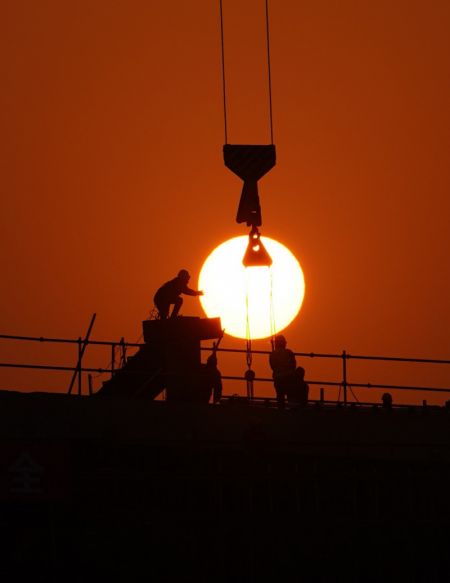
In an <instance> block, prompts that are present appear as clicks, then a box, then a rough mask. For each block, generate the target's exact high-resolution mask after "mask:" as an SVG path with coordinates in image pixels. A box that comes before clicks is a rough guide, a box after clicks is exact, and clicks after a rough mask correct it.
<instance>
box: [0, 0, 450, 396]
mask: <svg viewBox="0 0 450 583" xmlns="http://www.w3.org/2000/svg"><path fill="white" fill-rule="evenodd" d="M224 8H225V42H226V50H227V69H228V76H227V81H228V84H229V107H230V109H229V122H230V123H229V141H230V142H231V143H252V142H253V143H266V142H267V140H268V127H267V99H266V97H267V95H266V86H265V68H264V67H265V52H264V51H265V46H264V23H263V2H262V0H247V1H246V2H245V3H243V2H241V1H240V0H224ZM270 11H271V44H272V76H273V102H274V132H275V144H276V146H277V155H278V163H277V166H276V168H275V169H274V170H273V171H272V172H271V173H270V174H269V175H268V176H267V177H266V178H265V179H263V181H261V183H260V195H261V202H262V208H263V221H264V222H263V228H262V231H263V234H264V233H265V234H267V235H269V236H271V237H273V238H276V239H279V240H280V241H282V242H283V243H284V244H285V245H287V246H289V247H290V248H291V250H292V251H293V252H294V253H295V254H296V255H297V257H298V259H299V260H300V262H301V264H302V266H303V269H304V272H305V279H306V298H305V302H304V305H303V309H302V312H301V315H300V316H299V318H298V319H297V320H296V321H295V323H294V324H292V325H291V326H290V327H289V329H288V330H287V331H286V335H287V337H288V341H289V344H290V346H291V347H292V348H294V349H295V350H298V351H303V350H306V351H315V352H327V351H329V352H340V351H341V350H342V349H344V348H345V349H346V350H348V351H349V352H351V353H352V352H353V353H355V354H357V353H359V354H385V355H399V356H417V357H436V358H449V357H450V354H449V352H450V351H449V335H448V334H449V330H450V314H449V310H448V298H449V297H450V267H449V261H448V258H447V254H448V249H449V247H450V233H449V216H450V208H449V207H450V202H449V192H450V164H449V156H450V109H449V103H450V35H449V33H448V31H449V30H450V3H449V2H448V1H447V0H442V1H438V0H430V1H429V2H426V3H425V2H423V1H421V2H419V1H414V0H396V1H395V2H392V1H387V0H377V1H372V0H370V1H367V2H360V1H359V0H353V1H351V0H342V1H340V2H336V1H331V0H328V1H327V0H321V1H317V0H315V1H314V2H313V1H311V0H305V1H297V0H296V1H294V0H276V1H275V0H272V2H271V10H270ZM218 19H219V15H218V2H216V1H212V0H210V1H207V0H196V1H195V2H192V1H187V0H185V1H181V0H174V1H172V2H160V1H159V2H156V1H152V0H145V1H140V0H139V1H138V0H134V1H133V0H130V1H129V2H126V3H124V2H111V1H108V2H107V1H101V0H90V1H89V2H87V1H84V0H82V1H80V2H76V3H66V2H60V1H57V0H42V1H40V2H35V1H32V0H22V1H20V2H17V1H14V2H13V1H9V2H6V3H3V5H2V8H1V13H0V62H1V79H2V90H1V92H0V116H1V128H2V132H1V135H2V140H1V143H0V148H1V153H0V164H1V179H0V188H1V213H0V223H1V225H0V230H1V236H2V245H1V250H0V253H1V265H2V272H3V277H2V278H1V284H0V300H1V305H2V306H3V309H2V311H1V316H0V332H2V333H10V334H24V335H38V336H40V335H44V336H62V337H77V336H79V335H83V334H84V331H85V329H86V327H87V325H88V323H89V319H90V316H91V314H92V312H94V311H95V312H97V314H98V317H97V323H96V325H95V329H94V338H97V339H119V338H120V337H121V336H124V337H125V338H127V339H128V340H131V341H133V340H135V339H136V338H137V337H138V336H139V334H140V322H141V320H142V319H143V318H144V317H145V316H146V314H147V313H148V310H149V308H150V307H151V304H152V297H153V293H154V291H155V290H156V288H157V287H158V286H159V285H160V284H161V283H162V282H164V281H166V280H167V279H169V278H171V277H173V276H174V275H175V274H176V272H177V271H178V270H179V269H180V268H182V267H184V268H188V269H189V270H190V271H191V273H192V274H193V276H194V278H195V279H196V278H197V275H198V272H199V270H200V267H201V264H202V262H203V260H204V259H205V258H206V256H207V255H208V253H209V252H210V251H211V250H212V248H214V247H215V246H216V245H217V244H219V243H220V242H222V241H223V240H225V239H227V238H229V237H231V236H235V235H240V234H245V232H246V229H245V228H244V227H243V226H242V225H237V224H236V223H235V222H234V219H235V213H236V208H237V203H238V198H239V194H240V186H241V185H240V181H239V180H238V179H236V178H235V177H234V176H233V175H232V174H231V173H230V172H229V171H228V170H227V169H226V168H225V167H224V166H223V161H222V145H223V114H222V102H221V72H220V37H219V20H218ZM184 313H185V314H189V313H191V314H194V315H200V314H201V308H200V305H199V304H198V302H197V301H196V300H195V299H191V298H187V300H186V303H185V307H184ZM226 345H227V346H237V345H238V346H241V344H240V343H236V341H231V340H227V342H226ZM262 347H263V348H265V347H266V346H265V345H264V346H262ZM16 349H17V345H16V346H15V347H14V350H16ZM11 350H12V349H11V347H9V348H8V347H6V345H5V344H3V343H2V344H1V346H0V355H1V358H0V360H2V361H5V360H9V359H10V358H12V357H13V356H14V358H16V360H17V361H24V360H25V361H26V360H30V359H32V358H35V359H37V360H39V359H42V360H48V358H47V356H48V355H49V354H50V351H47V350H46V351H45V352H42V351H40V350H41V347H37V346H31V347H27V348H26V349H25V348H24V352H23V353H22V354H21V355H17V354H16V355H12V354H11ZM39 351H40V352H39ZM44 356H45V358H44ZM74 358H75V356H74V355H73V358H71V359H69V363H70V364H72V361H73V360H74ZM61 359H62V360H63V361H64V362H67V361H68V359H67V358H66V357H64V358H63V357H62V356H61ZM97 364H99V363H97ZM103 364H106V363H103ZM305 364H306V366H307V367H308V366H309V363H305ZM311 366H312V365H311ZM222 368H223V367H222ZM242 368H244V362H242ZM313 369H314V371H317V363H314V367H313ZM354 370H355V371H356V367H355V368H354ZM377 370H379V369H377ZM223 372H225V371H223ZM257 372H258V371H257ZM389 372H390V371H389ZM385 373H386V371H384V372H383V374H382V375H379V378H380V379H381V378H382V380H386V378H385V376H386V374H385ZM449 373H450V367H447V368H443V367H441V368H438V369H433V370H431V369H426V370H425V369H424V370H423V372H419V371H418V369H416V368H412V369H411V368H408V370H407V371H405V373H403V372H402V374H401V375H400V373H398V372H397V369H395V370H394V369H392V375H393V377H394V378H393V380H395V381H396V382H399V381H400V380H403V381H404V382H406V383H411V384H424V385H425V384H430V382H434V383H436V384H440V385H441V386H450V374H449ZM317 374H319V373H317ZM361 374H362V377H361V378H362V379H363V380H364V381H367V380H372V381H376V380H377V379H378V377H377V376H376V375H377V374H378V373H372V372H370V374H369V373H368V372H362V373H361ZM18 375H19V373H18V372H17V371H14V372H11V371H5V370H2V371H1V376H0V388H9V387H11V386H12V385H13V384H14V382H13V381H14V379H19V380H20V376H18ZM383 375H384V376H383ZM404 375H406V376H404ZM66 376H67V375H66ZM401 376H403V378H402V379H401V378H400V377H401ZM39 379H42V375H41V377H39ZM64 379H66V377H64ZM33 382H34V381H33ZM42 383H44V384H45V386H49V387H53V386H54V382H53V381H52V382H50V381H47V380H44V381H42V380H36V382H34V386H35V387H37V388H39V387H42V386H43V385H42ZM52 383H53V384H52ZM16 384H17V383H16ZM18 384H20V382H19V383H18ZM62 384H63V385H64V386H65V385H66V381H65V380H64V383H62ZM21 386H24V383H22V385H21ZM24 388H25V387H24ZM425 397H427V395H425Z"/></svg>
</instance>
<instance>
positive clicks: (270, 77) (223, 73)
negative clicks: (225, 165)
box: [219, 0, 273, 145]
mask: <svg viewBox="0 0 450 583" xmlns="http://www.w3.org/2000/svg"><path fill="white" fill-rule="evenodd" d="M264 4H265V20H266V47H267V85H268V88H267V89H268V100H269V129H270V143H271V144H272V145H273V115H272V72H271V67H270V29H269V0H264ZM219 12H220V44H221V56H222V97H223V121H224V137H225V144H228V119H227V91H226V76H225V41H224V32H223V30H224V27H223V0H219Z"/></svg>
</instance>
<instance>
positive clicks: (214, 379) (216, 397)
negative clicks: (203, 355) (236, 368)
mask: <svg viewBox="0 0 450 583" xmlns="http://www.w3.org/2000/svg"><path fill="white" fill-rule="evenodd" d="M206 370H207V371H208V373H209V375H210V379H211V386H212V389H213V403H214V404H215V403H219V402H220V399H221V398H222V373H221V372H220V370H219V369H218V368H217V356H216V355H215V354H211V355H210V356H208V359H207V361H206Z"/></svg>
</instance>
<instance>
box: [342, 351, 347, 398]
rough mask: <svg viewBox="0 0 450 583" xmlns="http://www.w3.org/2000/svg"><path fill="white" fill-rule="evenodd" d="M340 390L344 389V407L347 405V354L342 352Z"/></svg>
mask: <svg viewBox="0 0 450 583" xmlns="http://www.w3.org/2000/svg"><path fill="white" fill-rule="evenodd" d="M342 388H343V389H344V405H347V352H346V351H345V350H343V351H342Z"/></svg>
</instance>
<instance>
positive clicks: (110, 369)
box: [0, 334, 450, 405]
mask: <svg viewBox="0 0 450 583" xmlns="http://www.w3.org/2000/svg"><path fill="white" fill-rule="evenodd" d="M87 336H88V335H87ZM0 340H11V341H24V342H38V343H53V344H72V345H76V346H77V350H78V362H77V364H76V366H63V365H51V364H32V363H11V362H0V368H18V369H35V370H46V371H60V372H72V373H73V375H74V376H73V377H72V381H71V384H70V387H69V390H68V392H69V393H71V390H72V386H73V383H74V381H75V379H77V380H78V391H77V392H78V394H79V395H81V394H82V388H83V382H82V375H83V373H87V374H88V379H89V394H92V392H93V391H92V384H91V381H92V379H91V375H92V373H97V374H99V375H100V374H105V373H106V374H108V373H109V374H110V375H111V376H112V375H114V374H115V372H116V371H117V370H118V367H117V366H116V364H118V365H119V368H120V366H123V364H124V363H125V361H126V353H127V350H128V349H129V348H131V349H132V348H140V347H141V346H144V344H143V343H140V342H125V340H124V339H123V338H122V339H121V340H119V341H111V340H90V339H88V338H84V339H83V338H81V337H79V338H52V337H43V336H17V335H11V334H0ZM88 345H93V346H106V347H109V349H110V354H111V361H110V364H109V365H108V366H107V367H84V366H83V365H82V361H83V357H84V349H85V348H86V347H87V346H88ZM83 347H84V348H83ZM118 350H119V354H117V351H118ZM201 350H202V351H207V352H211V351H212V350H213V347H212V346H203V347H201ZM215 350H216V351H217V352H221V353H234V354H246V353H247V350H245V349H238V348H221V347H219V348H215ZM251 352H252V355H266V356H269V355H270V351H269V350H252V351H251ZM294 354H295V356H296V357H300V358H311V359H333V360H340V361H341V371H342V377H341V379H339V380H337V381H330V380H326V381H322V380H315V379H308V384H309V385H314V386H319V387H322V389H321V401H324V399H323V387H336V388H338V389H340V390H341V389H342V402H343V404H344V405H346V404H348V403H349V399H348V396H349V395H348V391H349V390H350V391H352V389H379V390H393V391H419V392H435V393H450V388H441V387H430V386H412V385H397V384H377V383H357V382H350V380H349V374H348V362H349V361H358V360H359V361H378V362H404V363H416V364H435V365H450V360H443V359H435V358H409V357H397V356H368V355H359V354H358V355H355V354H349V353H348V352H346V351H345V350H343V351H342V352H341V353H334V354H327V353H315V352H294ZM222 379H223V380H230V381H241V382H246V380H247V379H246V377H245V375H242V376H232V375H223V376H222ZM253 381H254V382H262V383H267V382H270V383H272V382H273V380H272V378H267V377H257V376H255V377H254V379H253ZM230 396H231V395H230ZM260 399H262V400H264V399H265V398H264V397H255V400H260ZM330 402H331V401H330ZM337 402H340V395H339V397H338V400H337ZM425 403H426V401H425V400H424V404H425Z"/></svg>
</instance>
